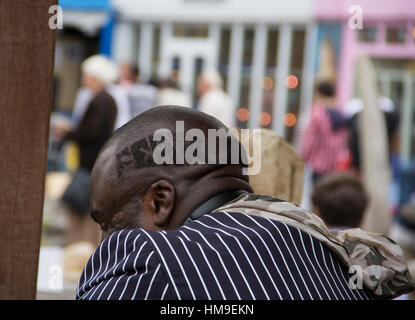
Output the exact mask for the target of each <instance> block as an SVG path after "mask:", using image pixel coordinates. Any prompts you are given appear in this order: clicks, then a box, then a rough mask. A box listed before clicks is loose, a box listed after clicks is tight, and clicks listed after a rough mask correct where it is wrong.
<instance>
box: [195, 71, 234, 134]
mask: <svg viewBox="0 0 415 320" xmlns="http://www.w3.org/2000/svg"><path fill="white" fill-rule="evenodd" d="M197 92H198V94H199V103H198V110H199V111H202V112H204V113H207V114H209V115H211V116H214V117H215V118H216V119H219V120H220V121H221V122H223V123H224V124H225V125H226V126H227V127H229V128H233V127H235V125H236V121H235V106H234V103H233V101H232V98H231V97H230V96H229V95H228V94H227V93H226V92H225V91H224V90H223V80H222V77H221V75H220V74H219V72H217V71H215V70H209V71H205V72H203V73H202V74H201V75H200V76H199V78H198V80H197Z"/></svg>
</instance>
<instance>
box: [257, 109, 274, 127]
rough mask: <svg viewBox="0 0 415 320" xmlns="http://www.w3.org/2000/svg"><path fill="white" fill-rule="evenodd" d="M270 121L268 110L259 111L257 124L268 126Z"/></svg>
mask: <svg viewBox="0 0 415 320" xmlns="http://www.w3.org/2000/svg"><path fill="white" fill-rule="evenodd" d="M270 123H271V115H270V114H269V113H268V112H261V114H260V115H259V124H260V125H261V126H263V127H266V126H268V125H269V124H270Z"/></svg>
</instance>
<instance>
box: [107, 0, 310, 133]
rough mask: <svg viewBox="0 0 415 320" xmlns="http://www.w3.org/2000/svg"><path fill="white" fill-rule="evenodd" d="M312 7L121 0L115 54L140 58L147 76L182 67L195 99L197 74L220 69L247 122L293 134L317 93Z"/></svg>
mask: <svg viewBox="0 0 415 320" xmlns="http://www.w3.org/2000/svg"><path fill="white" fill-rule="evenodd" d="M312 4H313V1H312V0H299V1H292V2H287V1H274V0H259V1H251V0H186V1H184V0H135V1H131V0H114V1H113V5H114V8H115V10H116V11H117V14H118V15H117V21H116V22H115V27H114V39H113V46H112V54H113V58H114V59H115V60H116V61H118V62H121V61H132V62H136V63H137V64H138V65H139V67H140V69H141V74H142V78H144V79H145V80H148V79H149V78H150V77H155V76H156V77H159V78H166V77H168V76H169V74H170V73H171V72H172V70H173V69H178V70H179V74H180V78H179V82H180V86H181V87H182V89H183V90H185V91H186V92H187V93H188V94H189V95H190V96H192V97H195V79H196V77H197V74H198V73H199V72H200V71H201V70H203V69H204V68H205V69H217V70H219V71H220V72H221V74H222V76H223V78H224V80H225V84H226V90H227V91H228V92H229V93H230V94H231V96H232V97H233V99H234V101H235V102H236V105H237V106H238V110H239V112H237V119H238V120H239V125H240V126H242V127H250V128H257V127H261V126H262V127H269V128H274V129H275V130H276V131H277V132H278V133H279V134H281V135H283V136H287V137H288V138H289V139H290V138H291V137H292V133H293V127H294V125H295V122H296V118H297V116H298V114H299V112H300V110H301V108H302V107H305V106H308V105H310V103H311V98H312V89H313V70H312V63H311V62H312V61H313V57H312V56H310V55H309V54H305V52H314V51H315V50H311V49H312V46H313V45H314V43H315V36H316V26H315V24H314V23H313V21H312ZM160 8H166V10H160ZM195 105H196V101H195V99H194V101H193V106H195ZM287 119H288V120H289V121H288V120H287Z"/></svg>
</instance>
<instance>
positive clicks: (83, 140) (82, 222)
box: [54, 56, 117, 245]
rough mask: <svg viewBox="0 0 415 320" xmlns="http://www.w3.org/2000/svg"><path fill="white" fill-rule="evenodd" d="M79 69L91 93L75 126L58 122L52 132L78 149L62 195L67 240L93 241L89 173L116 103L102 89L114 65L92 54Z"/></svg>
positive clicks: (107, 133)
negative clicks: (67, 209) (75, 166)
mask: <svg viewBox="0 0 415 320" xmlns="http://www.w3.org/2000/svg"><path fill="white" fill-rule="evenodd" d="M81 69H82V84H83V86H84V87H85V88H87V89H88V90H89V91H90V92H91V93H92V95H93V97H92V99H91V101H90V102H89V103H88V105H87V107H86V110H85V112H84V113H83V116H82V119H81V120H80V122H79V124H78V125H77V127H76V128H75V129H73V128H69V127H67V126H64V125H59V124H58V125H57V126H56V127H55V129H54V136H55V139H56V140H58V141H67V140H71V141H74V142H76V143H77V144H78V145H79V149H80V166H79V168H78V169H77V171H76V172H75V173H74V175H73V178H72V181H71V183H70V184H69V186H68V188H67V189H66V191H65V193H64V195H63V197H62V200H63V201H64V202H65V203H66V204H67V205H68V206H69V207H70V209H71V212H70V214H69V223H68V243H74V242H78V241H89V242H91V243H93V244H95V245H97V244H98V243H99V241H100V232H99V229H98V228H97V225H96V223H94V221H93V220H92V219H91V217H90V216H89V200H90V196H89V177H90V172H91V170H92V167H93V165H94V163H95V160H96V157H97V155H98V152H99V150H100V149H101V147H102V146H103V145H104V143H105V142H106V140H107V139H108V138H109V137H110V136H111V134H112V132H113V130H114V126H115V121H116V117H117V105H116V103H115V101H114V98H113V97H112V96H111V95H110V94H109V93H108V92H107V91H106V88H107V86H108V85H109V84H110V83H111V82H112V81H113V80H114V66H113V64H112V63H111V62H110V61H109V60H108V59H106V58H104V57H102V56H92V57H90V58H88V59H86V60H85V61H84V62H83V64H82V66H81Z"/></svg>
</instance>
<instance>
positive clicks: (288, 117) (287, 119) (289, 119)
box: [283, 113, 297, 127]
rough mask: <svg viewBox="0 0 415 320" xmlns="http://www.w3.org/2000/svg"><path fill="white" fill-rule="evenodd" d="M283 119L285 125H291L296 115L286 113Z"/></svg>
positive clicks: (295, 119)
mask: <svg viewBox="0 0 415 320" xmlns="http://www.w3.org/2000/svg"><path fill="white" fill-rule="evenodd" d="M283 121H284V124H285V125H286V126H287V127H293V126H294V125H295V124H296V123H297V117H296V116H295V114H294V113H287V114H285V116H284V120H283Z"/></svg>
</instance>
